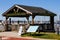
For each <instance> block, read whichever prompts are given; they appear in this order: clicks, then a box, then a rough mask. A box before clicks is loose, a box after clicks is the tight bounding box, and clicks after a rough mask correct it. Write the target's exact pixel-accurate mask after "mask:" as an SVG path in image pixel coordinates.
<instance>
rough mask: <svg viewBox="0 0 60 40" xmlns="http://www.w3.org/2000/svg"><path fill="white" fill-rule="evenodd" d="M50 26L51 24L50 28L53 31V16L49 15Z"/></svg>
mask: <svg viewBox="0 0 60 40" xmlns="http://www.w3.org/2000/svg"><path fill="white" fill-rule="evenodd" d="M50 26H51V30H52V31H53V32H54V31H55V30H54V16H50Z"/></svg>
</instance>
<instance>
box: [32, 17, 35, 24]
mask: <svg viewBox="0 0 60 40" xmlns="http://www.w3.org/2000/svg"><path fill="white" fill-rule="evenodd" d="M34 18H35V16H32V24H34Z"/></svg>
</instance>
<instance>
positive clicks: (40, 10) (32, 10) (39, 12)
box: [3, 4, 56, 16]
mask: <svg viewBox="0 0 60 40" xmlns="http://www.w3.org/2000/svg"><path fill="white" fill-rule="evenodd" d="M14 7H19V8H21V9H23V10H24V11H26V12H29V13H31V15H39V16H40V15H41V16H56V14H55V13H53V12H51V11H48V10H46V9H44V8H41V7H34V6H25V5H18V4H16V5H14V6H12V7H11V8H10V9H8V10H7V11H6V12H4V13H3V16H5V15H7V13H8V12H9V11H10V10H12V9H13V8H14Z"/></svg>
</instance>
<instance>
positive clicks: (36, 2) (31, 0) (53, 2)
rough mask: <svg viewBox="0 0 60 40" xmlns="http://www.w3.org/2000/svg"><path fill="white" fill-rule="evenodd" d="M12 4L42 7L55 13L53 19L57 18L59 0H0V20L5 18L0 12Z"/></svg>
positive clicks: (59, 11)
mask: <svg viewBox="0 0 60 40" xmlns="http://www.w3.org/2000/svg"><path fill="white" fill-rule="evenodd" d="M14 4H19V5H28V6H37V7H42V8H44V9H47V10H49V11H51V12H54V13H55V14H57V16H56V17H55V20H59V15H60V0H0V20H5V18H4V17H3V16H2V14H3V13H4V12H5V11H6V10H8V9H9V8H10V7H12V6H13V5H14ZM35 19H37V20H38V19H39V20H40V19H41V18H40V17H36V18H35ZM21 20H22V19H21ZM24 20H25V19H24ZM46 20H48V18H47V19H46Z"/></svg>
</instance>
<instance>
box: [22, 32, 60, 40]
mask: <svg viewBox="0 0 60 40" xmlns="http://www.w3.org/2000/svg"><path fill="white" fill-rule="evenodd" d="M22 36H23V37H26V36H29V37H34V38H45V39H58V40H59V39H60V35H57V34H55V33H26V34H22Z"/></svg>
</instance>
